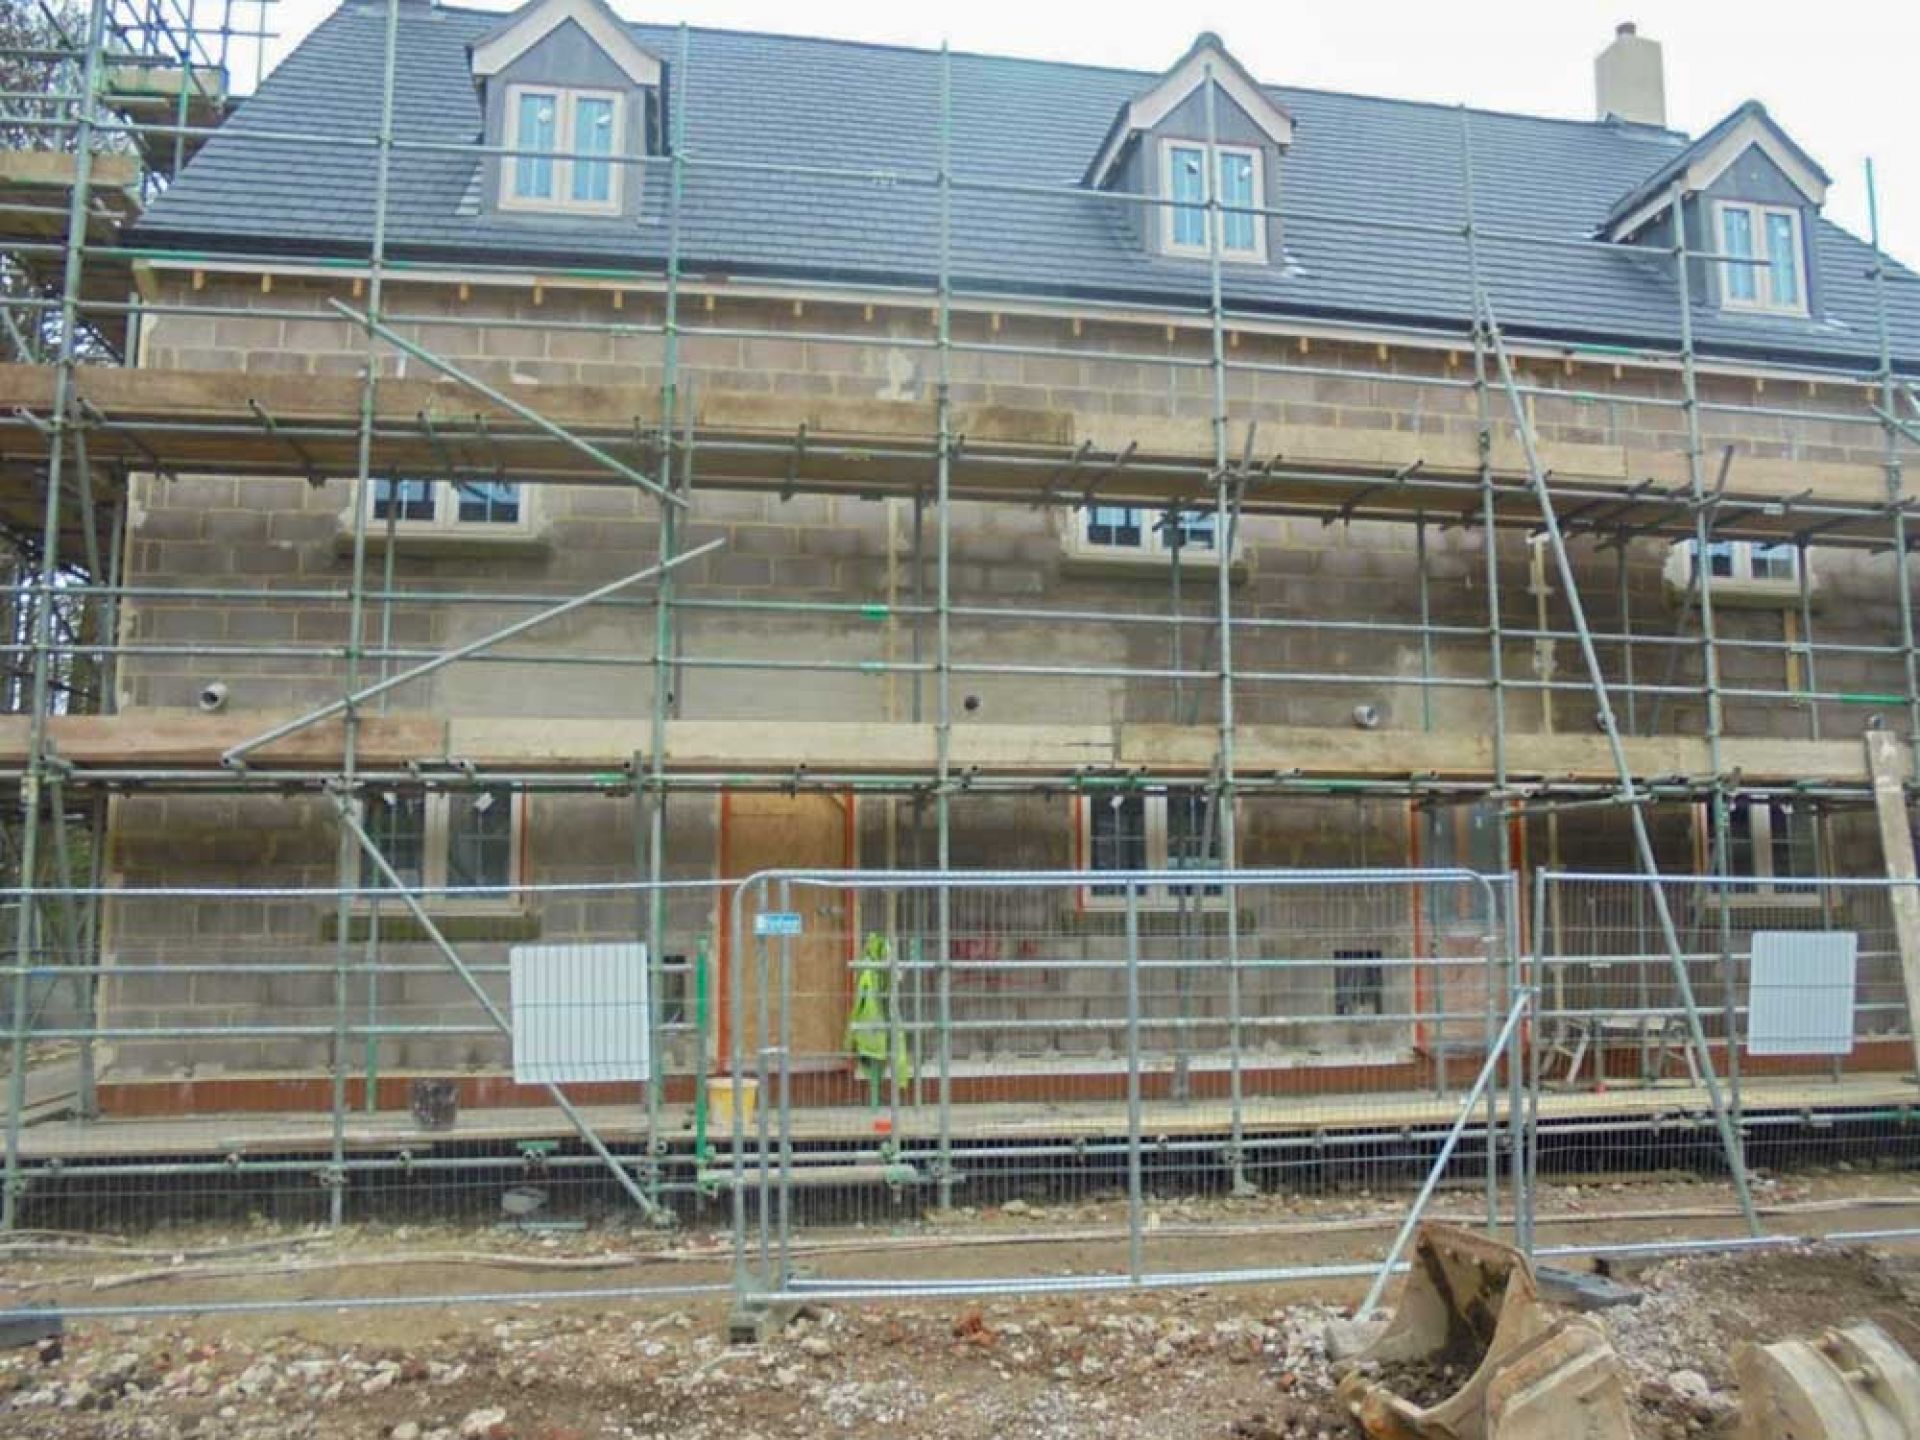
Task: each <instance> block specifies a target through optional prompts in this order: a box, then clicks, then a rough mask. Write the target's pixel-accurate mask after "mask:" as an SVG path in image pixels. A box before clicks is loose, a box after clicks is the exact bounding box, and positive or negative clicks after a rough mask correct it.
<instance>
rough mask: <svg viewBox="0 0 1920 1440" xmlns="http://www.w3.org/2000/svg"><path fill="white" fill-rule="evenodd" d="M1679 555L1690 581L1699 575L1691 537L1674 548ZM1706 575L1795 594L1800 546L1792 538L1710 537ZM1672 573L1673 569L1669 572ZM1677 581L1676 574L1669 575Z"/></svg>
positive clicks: (1797, 583) (1698, 558) (1697, 578)
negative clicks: (1774, 539) (1748, 538)
mask: <svg viewBox="0 0 1920 1440" xmlns="http://www.w3.org/2000/svg"><path fill="white" fill-rule="evenodd" d="M1674 551H1675V554H1676V555H1678V556H1680V557H1682V558H1683V561H1684V566H1683V569H1682V573H1683V574H1684V575H1685V577H1686V579H1687V580H1688V581H1689V582H1695V583H1697V582H1698V580H1699V578H1700V552H1699V547H1698V546H1697V545H1696V544H1695V542H1693V541H1691V540H1686V541H1682V542H1681V543H1680V544H1678V545H1676V546H1675V547H1674ZM1706 554H1707V574H1708V575H1709V576H1710V577H1711V578H1713V579H1714V580H1728V581H1732V582H1734V583H1735V584H1740V585H1754V586H1759V587H1763V588H1771V587H1774V586H1777V587H1778V588H1779V589H1780V590H1781V591H1782V592H1783V593H1788V594H1792V593H1797V592H1798V590H1799V586H1800V547H1799V546H1798V545H1797V544H1795V543H1794V542H1793V541H1791V540H1779V541H1772V540H1710V541H1708V542H1707V551H1706ZM1669 574H1670V575H1671V574H1672V572H1669ZM1672 578H1673V579H1674V581H1675V583H1676V584H1678V583H1679V576H1677V575H1674V576H1673V577H1672Z"/></svg>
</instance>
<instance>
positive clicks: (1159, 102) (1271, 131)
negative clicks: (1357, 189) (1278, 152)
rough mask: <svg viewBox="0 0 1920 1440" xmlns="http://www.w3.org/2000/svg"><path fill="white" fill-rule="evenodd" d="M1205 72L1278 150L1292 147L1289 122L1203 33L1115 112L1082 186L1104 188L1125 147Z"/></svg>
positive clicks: (1257, 84) (1203, 77) (1214, 37)
mask: <svg viewBox="0 0 1920 1440" xmlns="http://www.w3.org/2000/svg"><path fill="white" fill-rule="evenodd" d="M1209 71H1211V73H1212V75H1213V80H1214V83H1215V84H1216V85H1218V86H1219V87H1220V90H1221V92H1222V93H1223V94H1224V95H1226V97H1227V98H1228V99H1230V100H1231V101H1232V102H1233V103H1234V104H1235V105H1237V106H1239V107H1240V109H1241V110H1242V111H1244V112H1245V113H1246V116H1247V118H1248V119H1249V120H1251V121H1252V122H1253V123H1254V124H1255V125H1256V126H1258V127H1259V128H1260V131H1261V133H1263V134H1264V135H1265V136H1266V137H1267V138H1268V139H1269V140H1271V141H1272V142H1273V143H1274V144H1275V145H1277V146H1279V147H1280V148H1281V149H1285V148H1286V147H1287V146H1288V145H1290V144H1292V143H1293V117H1292V116H1291V115H1289V114H1288V113H1287V111H1286V110H1285V109H1284V108H1283V107H1282V106H1281V105H1280V104H1279V103H1278V102H1277V101H1275V100H1274V99H1273V97H1272V96H1270V95H1268V94H1267V92H1266V91H1265V90H1264V89H1262V88H1261V85H1260V82H1259V81H1257V80H1255V79H1254V78H1253V76H1252V75H1251V74H1249V73H1248V72H1247V68H1246V67H1245V66H1244V65H1242V64H1241V63H1240V62H1239V61H1238V60H1236V59H1234V58H1233V54H1232V52H1231V51H1229V50H1228V49H1227V47H1226V44H1225V42H1224V41H1222V40H1221V39H1220V37H1219V36H1218V35H1215V34H1214V33H1213V32H1212V31H1211V30H1203V31H1201V32H1200V34H1199V35H1198V36H1197V37H1195V39H1194V42H1193V44H1192V45H1191V46H1189V47H1188V49H1187V53H1186V54H1184V55H1182V56H1181V57H1180V58H1179V59H1178V60H1176V61H1175V62H1174V64H1173V68H1172V69H1170V70H1168V71H1167V72H1166V74H1164V75H1162V76H1161V77H1160V78H1159V79H1158V80H1156V81H1155V82H1154V83H1153V85H1152V86H1151V87H1150V88H1149V89H1147V90H1144V91H1142V92H1141V93H1140V94H1139V95H1136V96H1135V97H1134V98H1133V99H1131V100H1129V101H1127V103H1126V104H1124V105H1122V106H1121V107H1120V113H1119V114H1118V115H1116V116H1115V117H1114V121H1113V124H1112V126H1111V127H1110V128H1109V129H1108V131H1107V135H1106V139H1105V140H1103V141H1102V142H1101V145H1100V150H1099V153H1098V154H1097V155H1095V156H1094V158H1093V163H1092V164H1090V165H1089V166H1088V167H1087V173H1086V183H1087V184H1088V185H1092V186H1094V187H1096V188H1098V187H1099V186H1101V185H1103V184H1105V183H1106V180H1107V177H1108V176H1109V175H1110V174H1111V173H1112V171H1113V166H1114V163H1115V162H1116V161H1117V160H1119V158H1120V156H1121V155H1122V154H1124V153H1125V151H1126V148H1127V145H1128V144H1129V142H1131V141H1132V140H1133V139H1134V137H1136V136H1138V135H1140V134H1141V133H1143V132H1144V131H1148V130H1151V129H1153V127H1154V126H1156V125H1158V124H1159V123H1160V122H1161V121H1162V120H1165V119H1166V118H1167V116H1169V115H1171V114H1172V113H1173V112H1174V111H1175V110H1177V109H1178V108H1179V107H1180V105H1181V103H1182V102H1183V101H1185V100H1186V98H1187V97H1188V96H1189V95H1191V94H1193V92H1194V91H1196V90H1198V89H1199V88H1200V87H1201V86H1202V85H1203V84H1205V83H1206V79H1207V75H1208V73H1209Z"/></svg>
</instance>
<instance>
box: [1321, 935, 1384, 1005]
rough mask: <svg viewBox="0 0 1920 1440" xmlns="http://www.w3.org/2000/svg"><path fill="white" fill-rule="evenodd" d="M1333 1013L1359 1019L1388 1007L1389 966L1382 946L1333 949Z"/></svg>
mask: <svg viewBox="0 0 1920 1440" xmlns="http://www.w3.org/2000/svg"><path fill="white" fill-rule="evenodd" d="M1333 959H1334V966H1333V1013H1334V1014H1335V1015H1339V1016H1343V1017H1348V1018H1354V1019H1358V1018H1359V1017H1361V1016H1366V1015H1384V1014H1386V1011H1387V968H1386V966H1385V965H1383V964H1381V963H1380V962H1381V955H1380V952H1379V951H1378V950H1336V951H1334V952H1333Z"/></svg>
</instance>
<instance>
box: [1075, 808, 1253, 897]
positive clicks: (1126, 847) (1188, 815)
mask: <svg viewBox="0 0 1920 1440" xmlns="http://www.w3.org/2000/svg"><path fill="white" fill-rule="evenodd" d="M1213 818H1214V817H1213V807H1211V806H1209V804H1208V795H1207V792H1206V791H1204V790H1199V789H1169V790H1128V791H1116V792H1115V793H1113V794H1111V795H1091V796H1087V797H1085V798H1084V799H1082V800H1081V802H1080V830H1081V845H1080V847H1079V853H1080V856H1081V864H1082V868H1083V869H1085V870H1087V871H1089V872H1091V873H1094V874H1099V873H1102V872H1109V873H1111V872H1119V871H1126V870H1189V869H1191V870H1213V869H1218V868H1219V866H1220V860H1219V853H1220V852H1219V842H1218V838H1217V835H1215V833H1214V828H1216V827H1210V821H1211V820H1212V819H1213ZM1196 890H1197V891H1198V893H1200V894H1203V895H1206V896H1218V895H1219V894H1220V887H1219V886H1218V885H1206V886H1199V887H1195V886H1190V885H1179V884H1162V885H1149V886H1144V887H1142V889H1141V891H1140V899H1141V902H1142V903H1143V904H1148V905H1158V906H1166V905H1171V904H1174V903H1176V902H1177V901H1178V900H1179V899H1180V897H1181V896H1183V895H1192V894H1194V893H1196ZM1086 891H1087V898H1088V899H1090V900H1096V901H1106V902H1109V903H1113V902H1120V903H1124V901H1125V898H1126V886H1124V885H1117V884H1102V883H1100V882H1098V881H1095V882H1093V883H1091V884H1089V885H1088V886H1087V887H1086Z"/></svg>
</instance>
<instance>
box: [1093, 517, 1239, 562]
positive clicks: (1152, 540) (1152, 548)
mask: <svg viewBox="0 0 1920 1440" xmlns="http://www.w3.org/2000/svg"><path fill="white" fill-rule="evenodd" d="M1178 508H1180V509H1182V510H1187V511H1194V512H1198V513H1201V514H1205V515H1208V516H1215V515H1217V514H1218V511H1217V510H1216V509H1215V507H1213V506H1212V505H1207V504H1200V505H1183V506H1180V507H1178ZM1095 510H1135V511H1138V512H1139V514H1140V543H1139V544H1138V545H1110V544H1106V543H1104V542H1098V541H1095V540H1094V539H1093V538H1092V535H1091V532H1092V529H1093V523H1094V511H1095ZM1166 513H1167V507H1166V506H1164V505H1081V506H1077V507H1075V508H1073V509H1071V510H1069V511H1068V512H1067V521H1066V531H1065V539H1066V547H1067V553H1068V554H1070V555H1072V556H1074V557H1075V558H1076V559H1081V560H1096V561H1106V562H1107V563H1110V564H1123V565H1124V564H1136V565H1137V564H1142V563H1145V564H1151V565H1153V566H1154V567H1155V568H1159V567H1162V566H1166V565H1171V564H1172V563H1173V538H1172V536H1171V535H1169V534H1168V532H1167V529H1166V527H1165V526H1163V525H1162V524H1161V523H1160V522H1161V519H1162V517H1163V516H1165V515H1166ZM1219 538H1220V537H1219V535H1218V534H1217V533H1216V534H1215V536H1214V540H1215V542H1216V543H1215V544H1213V545H1212V546H1205V545H1191V544H1188V545H1182V546H1181V547H1180V563H1181V564H1182V565H1194V566H1206V567H1211V566H1215V565H1218V564H1219V563H1220V559H1221V549H1220V546H1219V544H1218V541H1219ZM1239 545H1240V536H1239V533H1238V527H1236V529H1235V534H1234V551H1235V553H1234V556H1233V559H1235V560H1237V559H1238V558H1239V554H1238V552H1239Z"/></svg>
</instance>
